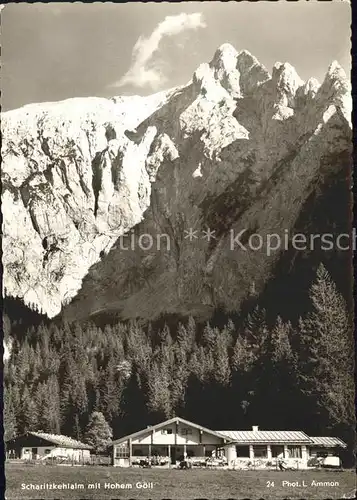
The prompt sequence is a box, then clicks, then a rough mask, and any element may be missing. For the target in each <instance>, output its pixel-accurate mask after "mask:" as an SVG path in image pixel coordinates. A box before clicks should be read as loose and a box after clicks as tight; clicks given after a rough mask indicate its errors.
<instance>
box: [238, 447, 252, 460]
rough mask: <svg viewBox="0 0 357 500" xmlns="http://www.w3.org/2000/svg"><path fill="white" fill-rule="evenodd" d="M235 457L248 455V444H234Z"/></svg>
mask: <svg viewBox="0 0 357 500" xmlns="http://www.w3.org/2000/svg"><path fill="white" fill-rule="evenodd" d="M236 450H237V457H245V458H247V457H249V446H236Z"/></svg>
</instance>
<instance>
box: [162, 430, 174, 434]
mask: <svg viewBox="0 0 357 500" xmlns="http://www.w3.org/2000/svg"><path fill="white" fill-rule="evenodd" d="M161 434H172V429H162V430H161Z"/></svg>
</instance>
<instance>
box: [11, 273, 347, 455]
mask: <svg viewBox="0 0 357 500" xmlns="http://www.w3.org/2000/svg"><path fill="white" fill-rule="evenodd" d="M309 305H310V307H309V311H308V312H307V313H305V314H304V315H303V317H300V318H299V319H298V320H297V321H296V322H294V324H292V323H290V322H288V321H286V320H283V319H282V318H280V317H279V316H278V317H276V318H274V319H273V320H272V319H271V315H269V314H268V311H266V310H265V309H264V308H262V307H261V306H260V304H259V303H258V299H257V301H256V303H254V301H252V303H251V307H250V310H248V311H247V312H246V313H244V314H243V313H242V315H241V316H239V317H235V318H234V319H231V318H229V317H228V316H227V317H226V318H225V319H224V321H222V320H221V322H220V324H219V325H218V326H217V324H214V323H213V322H212V323H206V324H200V323H197V322H195V320H194V319H193V318H192V317H190V318H188V319H187V320H184V321H182V322H181V323H178V322H176V324H175V323H172V322H171V323H169V326H168V324H167V323H164V322H163V323H162V324H161V325H159V326H158V324H142V323H141V322H140V321H130V322H126V323H123V322H112V323H111V324H107V325H105V326H104V327H99V326H98V325H96V324H95V323H90V322H87V323H80V322H73V323H68V322H61V323H59V322H58V321H51V322H50V321H42V322H40V323H38V324H37V326H31V327H30V328H28V329H26V328H25V326H24V325H23V324H18V323H16V321H14V320H13V318H11V320H10V318H9V317H7V316H5V317H4V331H5V339H6V341H7V342H8V343H9V344H10V345H11V355H10V357H9V359H8V360H7V361H6V362H5V366H4V384H5V393H4V401H5V414H4V428H5V439H10V438H11V437H13V436H15V435H17V434H22V433H24V432H26V431H29V430H42V431H44V432H51V433H62V434H65V435H68V436H72V437H74V438H76V439H85V430H86V428H87V425H88V422H89V419H90V415H91V414H92V413H93V412H94V411H98V412H102V413H103V415H104V416H105V418H106V420H107V422H108V423H109V424H110V426H111V427H112V429H113V436H114V438H117V437H119V436H122V435H125V434H128V433H130V432H134V431H136V430H139V429H141V428H143V427H146V426H147V425H149V424H154V423H157V422H159V421H162V420H164V419H166V418H170V417H172V416H174V415H179V416H181V417H183V418H186V419H188V420H191V421H193V422H197V423H200V424H202V425H205V426H207V427H209V428H212V429H216V430H219V429H249V428H251V426H252V425H253V424H254V425H259V426H260V428H261V429H292V430H293V429H295V430H304V431H305V432H307V433H309V434H310V435H323V434H326V435H336V436H339V437H341V438H342V439H345V440H346V441H347V442H348V443H349V445H350V450H349V452H350V455H351V450H352V444H353V433H352V429H353V422H354V412H353V408H354V405H353V397H354V387H353V377H352V376H351V374H352V373H353V342H352V320H351V315H350V313H349V310H348V308H347V306H346V303H345V301H344V298H343V297H342V295H341V294H340V293H339V291H338V289H337V287H336V285H335V283H334V281H333V280H332V278H331V276H330V275H329V273H328V271H327V270H326V268H325V267H324V266H323V265H322V264H321V265H320V266H319V268H318V270H317V273H316V277H315V280H314V282H313V284H312V286H311V288H310V291H309ZM9 314H10V313H9ZM268 318H269V319H268ZM31 321H32V322H33V319H32V318H31ZM350 458H351V459H352V455H351V456H350Z"/></svg>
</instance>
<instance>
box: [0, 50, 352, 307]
mask: <svg viewBox="0 0 357 500" xmlns="http://www.w3.org/2000/svg"><path fill="white" fill-rule="evenodd" d="M350 113H351V97H350V88H349V84H348V82H347V79H346V76H345V75H344V74H343V70H342V69H341V68H340V67H339V65H338V64H337V63H333V64H332V65H331V66H330V68H329V70H328V72H327V75H326V78H325V80H324V82H323V83H322V84H321V85H320V84H319V83H318V82H317V81H316V80H314V79H310V80H308V81H307V82H303V81H302V80H301V79H300V77H299V76H298V75H297V73H296V71H295V69H294V68H293V67H292V66H291V65H289V64H287V63H285V64H281V63H277V64H276V65H275V66H274V68H273V71H272V74H271V75H270V74H269V72H268V71H267V70H266V68H264V67H263V66H262V65H261V64H260V63H259V62H258V61H257V59H256V58H254V57H253V56H252V55H251V54H249V53H248V52H247V51H242V52H239V53H238V52H237V51H236V50H235V49H234V48H233V47H232V46H230V45H228V44H225V45H223V46H222V47H220V48H219V49H218V50H217V52H216V53H215V55H214V57H213V59H212V61H211V62H210V63H209V64H206V63H204V64H202V65H201V66H200V67H199V68H198V69H197V70H196V72H195V73H194V75H193V78H192V80H191V81H190V82H189V83H188V84H187V85H186V86H182V87H180V88H176V89H173V90H171V91H168V92H163V93H160V94H156V95H153V96H149V97H127V98H120V97H119V98H113V99H94V98H87V99H71V100H68V101H64V102H61V103H54V104H45V105H43V104H39V105H29V106H25V107H23V108H21V109H19V110H15V111H10V112H7V113H4V115H3V120H2V121H3V123H2V130H3V149H2V154H3V169H2V175H3V190H4V191H3V214H4V224H3V232H4V243H3V263H4V271H5V277H4V285H5V289H6V293H7V294H9V295H11V296H17V297H20V298H22V299H23V300H24V302H25V303H27V304H34V305H35V307H37V308H39V309H41V310H42V311H44V312H46V314H48V315H49V316H54V315H56V314H57V313H59V311H60V310H61V307H62V305H63V304H64V303H67V302H68V301H69V300H70V299H72V298H73V297H74V296H75V295H76V294H77V293H78V290H79V289H80V288H81V285H82V280H83V278H84V277H85V276H86V275H87V273H88V270H89V268H90V267H91V266H92V265H93V264H95V263H96V265H94V266H93V267H92V269H91V271H90V273H89V275H88V276H87V277H86V279H85V281H84V283H83V286H82V289H81V291H80V293H79V295H78V296H77V299H76V301H75V303H74V305H73V306H72V305H71V306H69V307H68V308H66V311H69V312H68V315H69V317H70V316H71V311H73V310H76V311H77V310H78V307H80V308H81V309H82V311H83V315H84V316H85V315H87V314H91V313H93V312H94V311H96V310H100V309H103V308H105V307H106V306H107V304H108V303H112V305H113V296H115V300H116V302H115V301H114V302H115V304H114V305H113V307H114V308H115V307H118V308H119V309H120V310H124V311H127V312H126V313H124V314H123V315H124V316H127V317H130V316H131V315H132V314H131V312H130V311H136V312H135V314H137V315H141V316H145V315H148V314H147V311H148V310H150V314H149V316H150V315H152V312H153V311H154V314H160V313H162V312H165V311H168V310H175V309H179V308H180V307H181V306H182V304H183V301H184V302H185V303H189V302H190V301H191V302H192V300H193V299H194V300H196V301H198V302H200V303H207V304H208V305H209V306H212V307H215V306H217V305H218V304H222V303H225V304H226V305H227V306H228V307H234V305H237V304H238V303H239V301H240V300H243V298H244V296H245V295H246V293H247V290H248V289H249V286H250V281H251V280H254V281H257V283H258V284H260V286H261V287H262V286H264V283H265V282H266V280H267V279H268V276H269V271H270V269H271V266H272V265H273V259H267V258H266V256H265V255H263V254H262V253H259V252H257V253H255V254H254V255H252V254H250V255H249V256H248V255H247V254H245V253H244V252H240V253H239V252H232V251H230V248H229V231H230V230H232V229H233V230H234V229H237V228H252V229H253V228H254V229H255V230H259V231H260V232H261V234H262V235H263V236H264V234H266V233H267V232H271V231H275V232H281V231H283V229H284V227H288V228H290V227H292V226H293V225H294V222H295V221H296V219H297V218H298V216H299V212H300V210H301V206H302V204H303V203H304V200H306V199H307V198H308V196H309V195H310V194H311V192H312V191H313V189H314V188H315V187H316V185H317V184H318V183H319V182H320V181H321V182H322V181H323V179H324V178H326V177H328V176H329V175H330V174H331V173H336V172H338V171H340V170H341V169H342V170H343V169H348V167H349V155H350V149H351V144H350V141H351V132H350V130H351V124H350ZM134 227H135V230H136V232H137V233H139V232H140V231H145V232H146V233H149V234H152V235H153V236H154V235H155V234H157V233H158V232H161V233H167V234H170V237H171V240H172V243H174V247H173V249H172V248H171V249H170V251H169V252H165V251H164V250H160V251H158V252H157V251H156V252H154V253H147V252H143V253H140V252H138V251H137V250H136V249H133V250H129V251H126V250H120V249H118V248H117V246H116V248H113V249H112V250H111V251H110V249H111V248H112V247H113V245H114V243H115V241H116V240H117V238H118V237H119V236H120V235H122V234H124V233H126V232H128V231H129V230H130V229H131V228H134ZM189 227H194V228H195V229H199V230H200V229H204V228H207V227H210V228H211V229H212V230H214V231H215V241H213V242H212V241H211V242H205V241H203V240H200V242H199V244H198V243H197V244H196V245H195V246H193V245H192V243H191V245H190V244H189V243H188V241H187V240H186V239H185V238H184V236H183V235H184V232H183V231H184V228H186V229H188V228H189ZM109 251H110V252H109ZM108 252H109V254H108ZM107 254H108V255H107ZM101 258H102V260H100V259H101ZM238 262H239V266H238V267H239V269H238V268H237V265H238V264H237V263H238ZM227 266H228V269H229V270H230V271H231V272H229V273H220V271H219V269H222V268H223V269H225V268H227ZM134 268H135V269H140V273H139V274H140V275H141V274H142V273H144V274H145V276H141V277H139V278H138V277H137V276H138V273H136V274H135V273H133V269H134ZM237 273H238V274H237ZM134 275H135V276H136V278H135V277H134ZM228 275H229V276H232V277H233V276H235V278H234V280H235V281H236V282H239V286H238V288H237V286H235V285H234V283H229V282H227V276H228ZM232 279H233V278H232ZM228 288H229V290H230V292H229V293H228V292H227V289H228ZM118 304H120V305H118ZM142 304H146V305H145V306H144V307H143V306H142ZM73 308H74V309H73Z"/></svg>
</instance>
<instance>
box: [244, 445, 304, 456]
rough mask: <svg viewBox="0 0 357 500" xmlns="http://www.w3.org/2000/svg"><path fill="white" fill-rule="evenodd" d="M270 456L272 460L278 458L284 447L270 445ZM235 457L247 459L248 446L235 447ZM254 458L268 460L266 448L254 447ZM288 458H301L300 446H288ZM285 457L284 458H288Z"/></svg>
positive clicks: (261, 446) (262, 446) (264, 446)
mask: <svg viewBox="0 0 357 500" xmlns="http://www.w3.org/2000/svg"><path fill="white" fill-rule="evenodd" d="M270 449H271V456H272V457H273V458H276V457H279V456H280V455H283V454H284V446H281V445H271V447H270ZM236 450H237V457H249V446H236ZM253 450H254V457H255V458H268V448H267V446H266V445H254V446H253ZM288 457H289V458H301V446H292V445H289V446H288ZM288 457H286V458H288Z"/></svg>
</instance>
